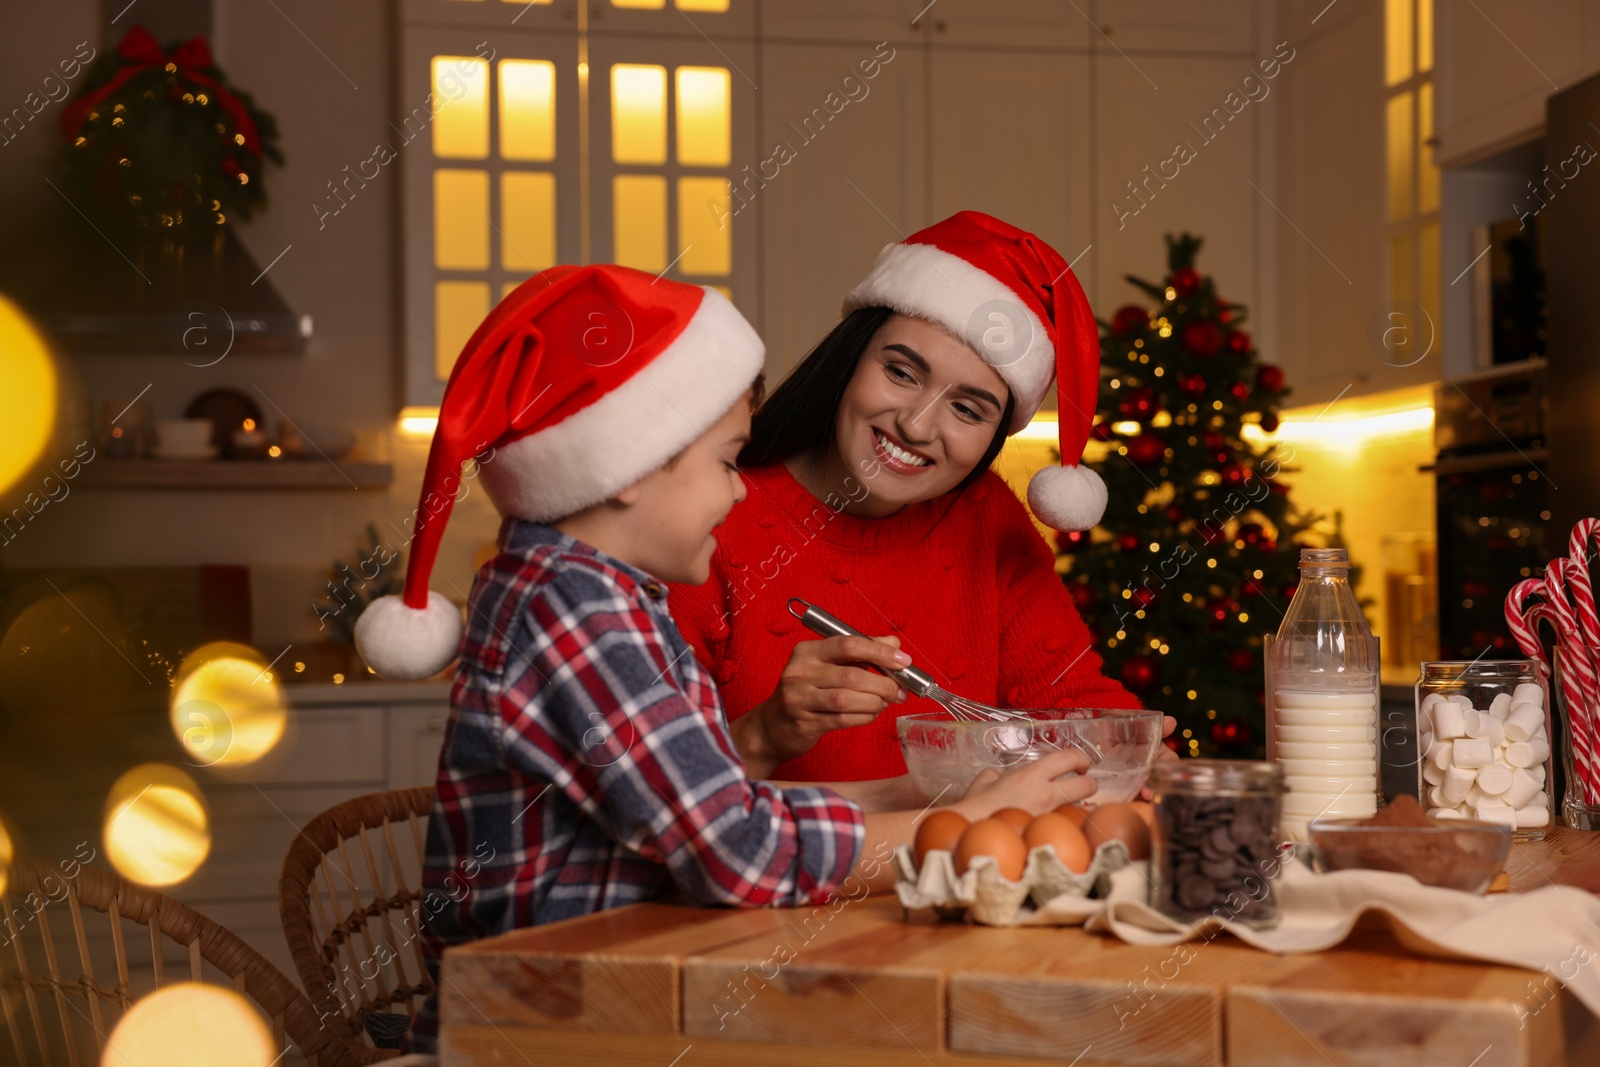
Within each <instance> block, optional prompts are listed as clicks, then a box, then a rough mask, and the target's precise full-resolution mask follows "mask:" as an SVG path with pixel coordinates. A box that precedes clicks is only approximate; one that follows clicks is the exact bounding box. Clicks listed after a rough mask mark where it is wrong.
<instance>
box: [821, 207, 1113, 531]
mask: <svg viewBox="0 0 1600 1067" xmlns="http://www.w3.org/2000/svg"><path fill="white" fill-rule="evenodd" d="M863 307H888V308H893V309H894V310H895V311H898V312H900V313H902V314H905V315H914V316H916V317H917V318H919V319H926V320H928V321H929V322H933V323H937V324H938V325H940V326H943V327H944V328H945V329H946V330H948V331H950V333H951V334H953V335H955V336H956V337H959V338H961V339H962V340H963V341H965V342H966V343H967V344H968V345H970V346H971V347H972V349H973V350H974V351H976V352H977V353H978V354H979V355H980V356H982V357H983V359H984V361H985V362H986V363H988V364H989V365H990V366H991V367H993V368H994V369H995V371H996V372H997V373H999V375H1000V377H1001V378H1002V379H1003V380H1004V381H1005V383H1006V385H1007V387H1009V388H1010V390H1011V395H1012V397H1013V398H1014V399H1015V401H1016V409H1015V414H1014V415H1013V416H1012V419H1011V426H1010V428H1009V430H1008V432H1009V433H1016V432H1017V431H1018V430H1020V429H1022V428H1023V427H1024V426H1026V425H1028V422H1029V421H1030V420H1031V419H1032V418H1033V416H1034V413H1035V412H1037V411H1038V410H1039V405H1040V404H1042V403H1043V402H1044V398H1045V397H1046V395H1048V392H1049V389H1050V383H1051V382H1052V381H1054V382H1055V383H1056V386H1057V397H1058V407H1059V409H1060V411H1059V419H1060V422H1059V431H1058V433H1059V437H1060V444H1061V461H1062V463H1063V466H1060V467H1046V468H1045V469H1044V470H1042V471H1040V472H1039V473H1037V474H1035V475H1034V476H1033V481H1032V482H1031V483H1030V484H1029V486H1028V506H1029V507H1030V508H1032V509H1033V513H1034V514H1035V515H1037V516H1038V517H1039V519H1040V521H1042V522H1044V523H1046V524H1048V525H1050V526H1052V527H1054V528H1055V529H1058V530H1087V529H1088V528H1089V527H1091V526H1093V525H1095V524H1096V523H1098V522H1099V521H1100V516H1101V515H1103V514H1104V513H1105V508H1106V487H1105V483H1104V482H1102V481H1101V480H1100V476H1099V475H1098V474H1096V473H1094V472H1093V471H1091V470H1089V469H1088V468H1086V467H1083V466H1081V465H1080V464H1079V462H1078V461H1079V459H1080V458H1081V457H1082V456H1083V448H1084V445H1086V444H1087V443H1088V441H1089V428H1090V426H1091V425H1092V424H1093V422H1094V413H1095V408H1096V406H1097V400H1098V397H1099V392H1100V329H1099V327H1098V326H1097V325H1096V324H1095V320H1094V313H1093V312H1092V311H1090V310H1089V301H1088V300H1087V299H1086V298H1085V297H1084V295H1083V287H1082V286H1080V285H1079V284H1078V279H1077V276H1076V275H1074V274H1073V273H1072V268H1071V267H1069V266H1068V265H1067V261H1066V260H1064V259H1062V258H1061V254H1060V253H1059V252H1057V251H1056V250H1055V249H1053V248H1051V247H1050V246H1049V245H1048V244H1046V243H1045V242H1044V241H1042V240H1040V239H1039V238H1038V237H1035V236H1034V235H1033V234H1031V233H1028V232H1027V231H1026V230H1019V229H1017V227H1015V226H1012V225H1009V224H1007V223H1004V222H1001V221H1000V220H999V219H997V218H994V217H993V216H990V215H985V214H983V213H981V212H978V211H962V212H959V213H957V214H955V215H951V216H950V217H949V218H947V219H945V220H944V221H943V222H936V223H934V224H933V225H932V226H929V227H928V228H927V229H925V230H921V231H919V232H917V233H914V234H912V235H911V236H910V237H907V238H906V239H905V240H904V241H902V242H900V243H899V244H892V245H888V246H886V247H885V248H884V250H883V252H882V253H881V254H879V256H878V261H877V262H876V263H875V264H873V266H872V270H871V272H869V273H868V274H867V277H866V279H865V280H864V281H863V282H862V283H861V284H860V285H858V286H856V287H855V288H854V289H852V290H850V293H849V295H848V296H846V297H845V302H844V309H845V311H846V312H847V313H848V312H850V311H852V310H854V309H856V308H863Z"/></svg>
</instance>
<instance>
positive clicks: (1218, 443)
mask: <svg viewBox="0 0 1600 1067" xmlns="http://www.w3.org/2000/svg"><path fill="white" fill-rule="evenodd" d="M1202 440H1203V441H1204V442H1205V446H1206V451H1207V452H1221V451H1223V450H1224V449H1226V448H1227V447H1228V439H1227V437H1225V436H1224V435H1222V434H1220V433H1217V431H1215V430H1207V431H1206V435H1205V437H1204V438H1202Z"/></svg>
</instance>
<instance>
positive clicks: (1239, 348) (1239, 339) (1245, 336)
mask: <svg viewBox="0 0 1600 1067" xmlns="http://www.w3.org/2000/svg"><path fill="white" fill-rule="evenodd" d="M1228 351H1230V352H1237V353H1238V354H1239V355H1241V356H1242V355H1244V354H1245V353H1247V352H1249V351H1250V334H1249V332H1248V331H1246V330H1234V331H1233V332H1232V333H1230V334H1228Z"/></svg>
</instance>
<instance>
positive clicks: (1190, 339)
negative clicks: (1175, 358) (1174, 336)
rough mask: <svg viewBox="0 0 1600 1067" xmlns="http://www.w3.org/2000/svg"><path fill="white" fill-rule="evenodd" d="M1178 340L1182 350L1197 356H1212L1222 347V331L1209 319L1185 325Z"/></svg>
mask: <svg viewBox="0 0 1600 1067" xmlns="http://www.w3.org/2000/svg"><path fill="white" fill-rule="evenodd" d="M1178 338H1179V340H1181V341H1182V342H1183V347H1184V348H1187V349H1188V350H1189V351H1191V352H1193V353H1194V354H1195V355H1197V356H1214V355H1216V354H1217V349H1219V348H1221V347H1222V330H1221V329H1220V328H1218V326H1217V324H1216V323H1214V322H1212V321H1211V320H1209V319H1201V320H1199V321H1198V322H1191V323H1188V324H1186V325H1185V326H1184V327H1183V330H1182V331H1181V332H1180V333H1179V334H1178Z"/></svg>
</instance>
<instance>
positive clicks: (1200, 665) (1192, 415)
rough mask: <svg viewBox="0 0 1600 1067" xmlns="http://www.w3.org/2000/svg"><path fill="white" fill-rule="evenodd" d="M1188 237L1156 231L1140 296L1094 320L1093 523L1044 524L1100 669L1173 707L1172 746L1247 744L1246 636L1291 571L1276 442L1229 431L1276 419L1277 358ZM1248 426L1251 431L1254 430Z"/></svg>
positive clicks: (1288, 583) (1259, 748)
mask: <svg viewBox="0 0 1600 1067" xmlns="http://www.w3.org/2000/svg"><path fill="white" fill-rule="evenodd" d="M1200 244H1201V241H1200V238H1198V237H1192V236H1190V235H1189V234H1184V235H1183V236H1181V237H1177V238H1174V237H1173V236H1172V235H1170V234H1169V235H1167V266H1168V274H1167V276H1166V279H1165V280H1164V281H1163V282H1162V283H1161V284H1159V285H1157V284H1152V283H1151V282H1147V281H1144V280H1142V279H1140V278H1136V277H1133V276H1131V275H1130V276H1129V277H1128V281H1129V282H1130V283H1132V284H1133V285H1134V286H1135V287H1137V288H1138V289H1140V290H1141V291H1143V292H1144V293H1146V294H1147V295H1148V296H1149V297H1150V299H1151V300H1152V301H1153V302H1154V305H1155V306H1154V308H1150V309H1147V308H1145V307H1142V306H1140V305H1137V304H1129V305H1127V306H1125V307H1123V308H1120V309H1119V310H1118V311H1117V313H1116V314H1115V315H1114V316H1112V318H1111V321H1110V322H1102V323H1101V324H1100V327H1101V339H1100V362H1101V388H1100V408H1099V410H1098V411H1097V412H1096V414H1095V423H1094V436H1095V438H1097V439H1098V440H1100V441H1103V442H1105V444H1106V453H1105V455H1104V457H1103V458H1101V459H1099V460H1098V461H1097V460H1094V459H1093V458H1092V455H1093V454H1092V452H1091V458H1090V460H1089V462H1090V465H1091V466H1092V467H1094V469H1095V470H1097V471H1098V472H1099V474H1100V476H1101V478H1103V479H1104V480H1105V483H1106V488H1107V489H1108V490H1109V493H1110V502H1109V503H1108V504H1107V507H1106V514H1105V517H1104V518H1103V519H1102V520H1101V524H1100V527H1099V528H1098V529H1097V530H1095V531H1085V532H1079V533H1067V534H1062V535H1060V536H1059V537H1058V538H1057V545H1058V548H1059V550H1060V552H1061V554H1062V555H1063V556H1065V557H1067V561H1068V564H1069V566H1068V569H1067V571H1066V573H1065V575H1064V580H1065V581H1066V583H1067V588H1068V589H1069V590H1070V591H1071V593H1072V595H1073V597H1074V599H1075V600H1076V601H1077V603H1078V607H1079V609H1080V610H1081V611H1082V612H1083V615H1084V617H1085V618H1086V619H1089V620H1091V622H1092V623H1093V625H1092V627H1091V629H1092V631H1093V632H1094V633H1095V636H1096V640H1097V641H1098V642H1099V643H1100V645H1101V648H1100V651H1101V654H1102V655H1103V656H1104V658H1105V663H1106V671H1107V673H1108V674H1110V675H1111V676H1113V677H1118V678H1120V679H1121V680H1122V682H1123V684H1125V685H1126V686H1127V687H1128V688H1129V689H1131V690H1132V691H1133V692H1134V693H1135V694H1137V695H1138V696H1139V697H1140V698H1141V700H1143V702H1144V704H1145V706H1146V707H1151V708H1159V709H1161V710H1163V711H1166V712H1167V713H1169V714H1171V715H1172V716H1174V717H1175V718H1176V719H1177V720H1178V728H1177V730H1176V731H1175V732H1174V734H1173V737H1172V739H1171V741H1169V744H1172V743H1175V747H1176V748H1177V749H1178V751H1179V752H1180V753H1181V754H1183V755H1194V756H1217V757H1233V758H1251V757H1255V758H1259V757H1260V756H1261V754H1262V752H1263V744H1264V716H1265V705H1264V699H1263V688H1264V687H1263V677H1262V637H1263V635H1265V634H1268V633H1274V632H1276V631H1277V628H1278V623H1279V622H1280V621H1281V620H1282V618H1283V613H1284V611H1285V609H1286V608H1287V607H1288V603H1289V598H1290V597H1292V596H1293V595H1294V587H1295V584H1296V583H1297V581H1298V580H1299V568H1298V561H1299V547H1300V546H1299V544H1298V543H1297V539H1298V538H1299V537H1300V535H1301V534H1302V533H1304V532H1305V531H1306V530H1307V529H1308V527H1309V526H1310V525H1311V524H1312V523H1313V522H1314V521H1316V517H1315V516H1310V515H1303V514H1298V513H1295V512H1293V511H1292V510H1291V507H1290V503H1289V496H1288V489H1287V487H1286V486H1285V485H1284V484H1283V481H1282V474H1283V472H1284V469H1285V468H1284V466H1283V460H1284V456H1283V455H1281V454H1280V453H1279V452H1278V450H1276V449H1275V448H1273V447H1256V446H1255V445H1253V444H1251V443H1250V442H1249V441H1247V440H1246V439H1245V437H1244V428H1245V426H1247V425H1250V424H1254V425H1255V426H1256V427H1258V428H1259V429H1260V430H1261V431H1262V434H1263V435H1264V434H1270V433H1272V432H1273V431H1275V430H1276V429H1277V427H1278V414H1277V412H1278V407H1279V405H1280V404H1281V403H1282V401H1283V399H1284V397H1286V396H1287V395H1288V392H1289V391H1288V389H1287V388H1285V386H1284V380H1283V371H1282V370H1281V369H1279V368H1278V367H1275V366H1273V365H1272V364H1269V363H1261V362H1259V361H1258V360H1257V358H1256V350H1255V348H1254V346H1253V345H1252V343H1251V340H1250V335H1249V333H1247V332H1245V331H1244V330H1243V329H1241V328H1240V327H1241V325H1242V324H1243V323H1244V321H1245V309H1244V307H1242V306H1241V305H1239V304H1233V303H1229V302H1227V301H1224V300H1223V299H1221V298H1220V297H1219V296H1218V295H1217V292H1216V287H1215V285H1214V283H1213V282H1212V280H1211V279H1210V278H1209V277H1203V276H1202V275H1200V274H1199V273H1198V272H1197V271H1196V270H1195V267H1194V261H1195V255H1196V254H1197V253H1198V252H1199V250H1200ZM1252 436H1257V439H1258V440H1259V439H1260V438H1259V435H1255V434H1252Z"/></svg>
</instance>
